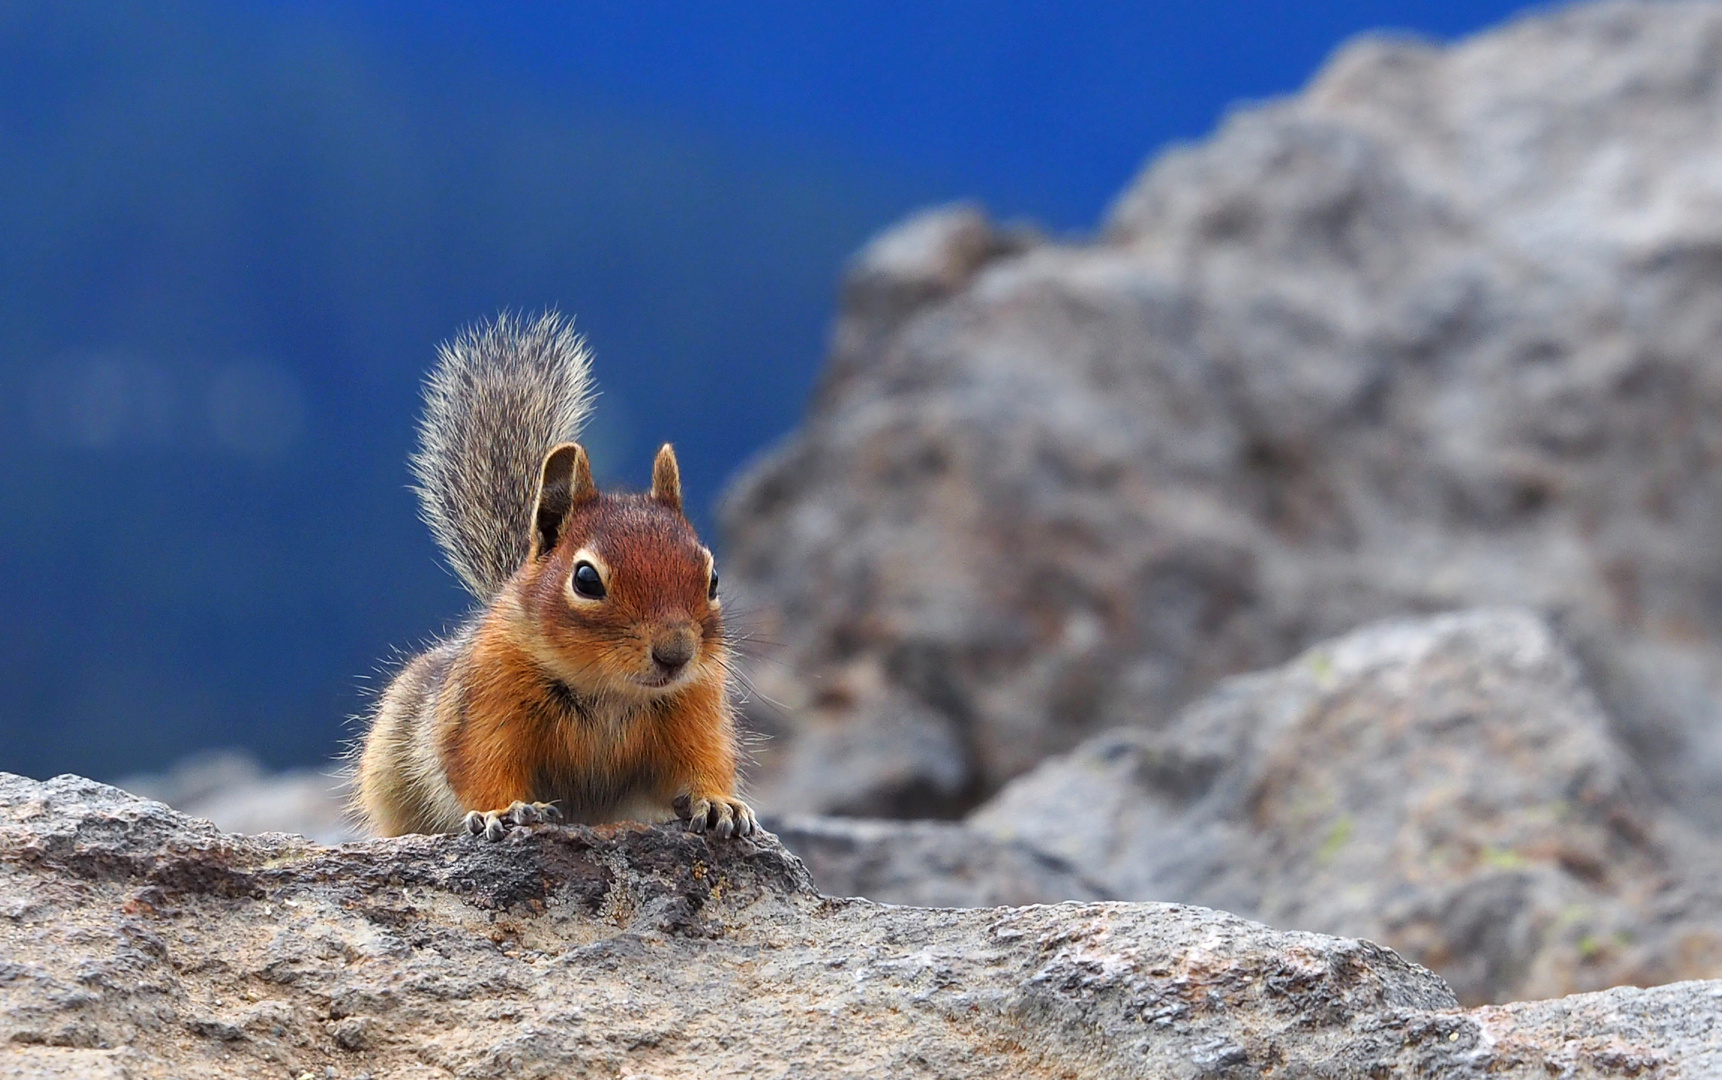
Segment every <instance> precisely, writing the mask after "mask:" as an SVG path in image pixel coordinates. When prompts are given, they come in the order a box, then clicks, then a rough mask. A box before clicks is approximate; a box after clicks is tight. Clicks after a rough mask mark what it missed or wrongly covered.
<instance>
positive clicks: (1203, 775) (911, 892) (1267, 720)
mask: <svg viewBox="0 0 1722 1080" xmlns="http://www.w3.org/2000/svg"><path fill="white" fill-rule="evenodd" d="M779 835H780V836H781V837H782V839H783V841H784V842H785V843H786V844H787V845H788V846H789V847H790V848H791V849H793V850H794V851H795V852H796V853H797V854H798V855H800V856H801V857H802V858H803V859H804V860H806V863H807V866H808V868H809V870H810V871H811V872H812V875H813V881H814V884H815V885H816V886H817V887H818V888H819V889H820V890H821V891H824V892H828V893H836V894H842V895H858V896H866V897H868V898H871V899H874V900H881V901H886V902H890V903H916V904H964V905H983V904H990V903H1004V902H1008V903H1018V904H1021V903H1056V902H1058V901H1060V900H1070V899H1120V900H1162V901H1175V902H1179V903H1190V904H1202V905H1204V906H1209V907H1218V908H1223V909H1225V910H1228V911H1235V912H1238V913H1240V914H1242V915H1245V916H1247V917H1249V918H1252V919H1258V920H1260V921H1262V922H1265V923H1268V924H1270V925H1273V926H1277V927H1281V928H1285V929H1298V930H1315V931H1320V932H1323V933H1332V934H1342V935H1345V936H1349V937H1364V938H1369V939H1371V940H1374V941H1380V942H1382V943H1383V944H1386V945H1388V946H1390V947H1392V948H1394V949H1397V950H1398V951H1399V952H1401V953H1402V954H1404V955H1406V956H1408V957H1411V958H1412V959H1415V960H1417V961H1418V962H1419V963H1422V964H1425V965H1427V966H1429V967H1431V968H1433V969H1435V970H1436V972H1437V973H1439V974H1440V975H1442V976H1443V977H1445V978H1446V979H1447V980H1448V982H1449V983H1450V984H1452V985H1453V986H1454V988H1455V989H1456V990H1457V991H1458V993H1459V996H1460V999H1461V1000H1462V1001H1465V1002H1468V1003H1473V1004H1480V1003H1483V1002H1489V1001H1507V1000H1515V999H1523V998H1529V997H1551V996H1556V995H1560V994H1567V993H1573V992H1575V991H1580V990H1592V989H1601V988H1603V987H1607V986H1612V985H1615V984H1618V983H1636V984H1639V985H1648V984H1652V983H1658V982H1669V981H1673V980H1676V979H1683V978H1695V977H1717V976H1722V872H1719V871H1722V846H1719V845H1717V844H1716V843H1715V842H1714V841H1713V840H1710V839H1709V838H1707V837H1704V836H1700V835H1698V834H1696V833H1695V832H1694V831H1693V830H1692V829H1691V828H1690V827H1689V826H1687V825H1686V824H1685V823H1684V822H1683V821H1682V820H1681V819H1680V818H1679V817H1678V816H1677V815H1675V814H1673V813H1671V812H1670V810H1669V808H1668V807H1667V806H1666V805H1665V804H1663V803H1662V802H1660V801H1659V800H1657V799H1655V798H1653V797H1652V796H1651V795H1650V793H1649V791H1648V785H1647V783H1646V782H1645V780H1644V778H1643V777H1642V775H1641V774H1640V772H1639V770H1638V769H1637V768H1636V766H1635V765H1634V763H1633V761H1632V759H1631V756H1630V755H1629V754H1627V753H1626V752H1625V751H1624V750H1623V749H1622V748H1621V747H1620V746H1619V744H1618V743H1617V741H1616V740H1615V739H1614V737H1613V735H1612V733H1611V732H1610V731H1609V728H1608V724H1607V722H1606V720H1605V718H1604V717H1603V715H1602V713H1601V712H1600V710H1599V709H1598V707H1597V705H1596V702H1595V700H1594V699H1593V697H1592V695H1591V693H1590V692H1589V690H1588V689H1587V688H1586V687H1585V686H1584V684H1583V683H1582V681H1581V680H1580V678H1579V675H1578V672H1577V670H1576V665H1575V663H1574V662H1573V660H1572V658H1571V657H1570V656H1569V655H1567V653H1566V652H1565V651H1564V650H1563V649H1562V648H1561V646H1560V643H1559V642H1558V641H1557V640H1556V639H1555V637H1554V635H1553V634H1552V632H1551V631H1550V630H1549V628H1548V627H1547V626H1546V625H1545V624H1543V623H1542V622H1541V621H1540V620H1538V619H1537V618H1536V617H1535V616H1534V615H1532V614H1531V613H1529V612H1526V611H1522V610H1510V609H1497V610H1479V611H1471V612H1465V613H1460V614H1453V615H1442V616H1435V617H1431V618H1426V619H1421V620H1401V621H1392V622H1387V623H1382V624H1376V625H1373V626H1370V627H1367V628H1364V629H1362V630H1359V631H1356V632H1354V633H1352V634H1350V635H1347V636H1345V637H1342V638H1339V639H1337V640H1333V641H1329V642H1325V643H1323V644H1321V645H1319V646H1317V647H1315V648H1314V649H1312V650H1310V651H1308V652H1306V653H1305V654H1303V655H1302V656H1300V657H1298V658H1297V659H1295V660H1293V661H1292V662H1290V663H1288V664H1286V665H1284V666H1283V667H1280V668H1278V669H1275V670H1271V671H1265V672H1260V673H1257V674H1253V675H1247V676H1240V677H1235V678H1232V679H1229V680H1226V681H1224V682H1222V683H1221V684H1220V686H1219V687H1217V688H1216V689H1215V690H1213V691H1212V692H1210V693H1209V694H1207V695H1206V696H1204V697H1203V698H1202V699H1200V700H1199V701H1198V702H1196V703H1195V704H1193V705H1191V706H1190V707H1188V708H1186V709H1185V710H1184V711H1183V712H1182V713H1181V714H1180V715H1179V716H1178V717H1177V718H1176V719H1175V720H1174V721H1173V722H1172V723H1171V724H1170V725H1169V726H1168V727H1167V728H1166V729H1164V730H1162V731H1158V732H1150V731H1146V730H1143V729H1130V728H1126V729H1119V730H1116V731H1113V732H1108V733H1104V734H1102V735H1098V736H1095V737H1094V738H1092V739H1090V740H1089V741H1088V742H1086V743H1084V744H1083V745H1082V746H1080V747H1078V748H1077V749H1076V750H1075V751H1072V752H1071V753H1069V754H1067V755H1064V756H1061V757H1058V758H1054V759H1052V760H1050V761H1047V762H1044V763H1042V764H1041V765H1040V766H1039V767H1037V768H1036V769H1034V770H1033V771H1031V772H1029V773H1028V774H1026V775H1024V776H1022V777H1019V778H1018V779H1016V780H1015V781H1013V782H1011V783H1010V784H1009V785H1007V786H1006V787H1005V789H1004V790H1003V791H1002V792H1001V793H1000V794H999V795H998V796H996V797H995V798H994V799H992V800H991V801H989V802H988V803H986V804H985V805H983V806H982V807H981V808H980V809H979V810H977V811H976V812H975V813H974V814H973V815H971V817H970V818H969V820H968V821H967V822H966V823H962V824H958V823H953V822H893V821H855V820H853V819H841V818H838V819H818V818H791V819H786V821H785V825H784V828H783V830H782V831H781V832H780V834H779Z"/></svg>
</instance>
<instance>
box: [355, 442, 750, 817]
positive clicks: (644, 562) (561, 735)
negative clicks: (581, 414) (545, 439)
mask: <svg viewBox="0 0 1722 1080" xmlns="http://www.w3.org/2000/svg"><path fill="white" fill-rule="evenodd" d="M666 459H667V464H666ZM666 477H667V479H666ZM674 481H675V461H674V456H673V454H671V453H670V451H669V449H668V448H667V447H666V448H665V450H664V451H663V452H662V453H661V454H660V460H659V463H658V467H657V468H656V469H655V470H654V492H653V494H651V495H604V494H600V493H598V491H597V490H596V488H595V487H593V486H592V485H591V480H590V471H589V468H588V467H587V465H586V461H585V455H584V452H582V451H580V450H579V449H578V448H577V447H571V446H570V447H566V448H559V450H558V451H556V452H553V453H552V454H551V455H550V457H549V458H548V459H547V462H546V474H545V482H544V485H543V489H542V494H541V496H540V502H539V513H538V517H537V519H536V522H535V529H536V532H535V540H534V544H533V550H532V554H531V556H530V557H529V558H528V559H527V561H526V563H525V564H524V565H523V566H522V567H521V568H520V569H519V570H518V571H517V572H516V573H515V574H514V576H513V577H512V578H510V579H509V581H508V582H507V583H506V584H505V585H504V586H503V588H502V590H501V592H500V593H499V594H498V595H497V596H496V598H495V599H494V600H493V601H492V602H491V603H490V605H489V606H488V607H487V608H486V610H485V612H484V613H483V615H482V616H481V617H480V619H479V620H478V621H477V622H476V624H474V625H473V626H471V627H470V628H469V629H468V630H467V631H465V632H463V634H462V635H460V636H459V637H458V638H457V639H455V640H454V641H452V642H450V643H449V644H448V645H445V646H443V647H442V649H444V650H453V652H452V655H451V656H450V659H449V661H448V662H447V663H446V665H444V666H436V665H426V664H423V663H415V664H413V665H409V667H408V668H407V669H405V670H403V672H402V674H401V676H399V677H398V678H397V679H396V681H395V683H394V684H393V685H391V687H390V689H389V691H388V692H387V693H386V694H385V696H384V701H383V703H382V705H381V706H380V707H379V710H378V713H377V716H376V719H375V720H374V721H373V725H372V729H371V732H370V733H369V735H368V736H367V738H366V741H365V745H364V748H363V752H362V754H361V756H360V761H359V769H358V780H359V784H358V787H359V792H358V796H357V799H356V802H357V805H358V807H359V808H360V810H361V812H362V813H364V815H365V816H366V817H367V818H369V820H370V822H371V824H372V825H373V826H374V827H375V828H377V829H378V830H379V831H381V832H384V833H388V834H395V833H400V832H406V831H414V830H421V829H427V828H428V829H441V830H447V829H452V828H457V827H459V823H460V818H461V817H462V816H463V815H465V813H466V812H468V811H480V812H490V811H503V810H506V809H507V808H508V807H509V806H510V805H511V804H513V803H516V802H522V803H554V804H555V805H556V807H557V808H558V809H559V810H560V811H561V812H562V814H563V815H564V816H565V817H567V818H569V819H570V820H574V821H583V822H588V823H598V822H603V821H612V820H618V819H621V818H625V817H629V816H634V815H639V814H643V813H646V814H654V815H661V816H669V811H670V807H671V804H672V803H673V802H674V801H675V800H677V799H679V798H683V797H685V798H687V799H688V800H690V802H691V804H692V805H694V806H696V807H697V806H700V805H703V804H704V803H706V802H710V803H711V804H713V806H714V813H718V812H719V810H720V809H721V816H722V818H723V821H724V824H723V825H722V827H721V831H722V832H723V833H725V834H727V832H728V829H729V825H728V823H727V822H728V816H729V814H730V812H731V811H732V810H733V811H734V813H735V815H736V828H737V829H738V830H740V831H744V822H745V828H746V829H751V828H752V812H751V811H750V810H748V809H747V808H746V806H745V804H743V803H741V802H740V801H739V800H737V799H736V797H735V794H736V735H735V727H734V721H733V718H732V714H731V706H730V701H729V694H728V672H727V660H728V658H727V654H726V650H725V645H724V634H723V618H722V614H721V610H720V606H719V604H718V603H717V602H715V601H714V600H712V599H710V595H709V594H710V591H711V581H712V564H711V556H710V553H709V552H708V551H707V550H706V549H705V548H704V547H703V546H702V545H701V544H700V541H699V538H698V537H697V536H696V535H695V533H694V530H693V527H692V526H691V525H689V524H688V522H687V519H686V518H685V517H683V515H682V513H681V511H680V490H679V482H674ZM672 496H673V497H672ZM551 540H553V541H554V542H553V544H550V548H549V551H548V552H545V551H543V550H541V549H542V547H543V546H544V545H545V544H546V543H547V542H549V541H551ZM582 559H587V560H590V561H592V562H593V564H594V566H596V567H598V568H599V569H600V571H601V572H602V573H603V578H604V584H605V586H606V589H607V593H606V595H605V596H604V598H603V599H602V600H601V601H593V600H583V599H581V598H579V597H577V596H576V595H574V594H573V593H572V592H571V591H570V588H571V586H570V578H571V576H572V575H573V573H574V570H575V567H576V565H577V563H578V562H579V561H580V560H582ZM654 644H656V645H657V646H658V648H659V650H660V653H659V655H662V656H671V655H673V654H674V653H676V652H682V653H690V652H691V655H690V656H688V658H687V659H686V661H685V663H683V664H682V665H681V666H680V667H679V668H674V667H673V665H672V664H671V663H669V662H666V663H659V662H658V661H657V660H655V659H654V651H653V647H654ZM445 655H448V654H447V653H445ZM719 803H721V804H722V807H721V808H719V807H718V806H717V804H719ZM695 816H696V819H697V820H699V821H703V820H704V814H703V812H696V815H695ZM715 820H717V819H716V818H714V821H715Z"/></svg>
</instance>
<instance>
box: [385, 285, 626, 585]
mask: <svg viewBox="0 0 1722 1080" xmlns="http://www.w3.org/2000/svg"><path fill="white" fill-rule="evenodd" d="M591 366H592V357H591V353H590V351H589V350H588V349H587V348H586V342H585V339H583V338H582V337H581V336H580V335H579V334H576V333H575V332H574V327H573V324H572V323H570V322H569V321H568V320H566V319H564V318H563V317H562V316H561V315H560V314H558V313H556V312H554V311H548V312H545V313H544V314H543V315H540V316H538V317H537V318H534V319H528V318H526V317H524V316H521V315H514V314H510V313H508V312H504V313H502V314H501V315H498V316H497V317H496V319H495V321H493V322H489V323H478V324H476V325H473V326H470V327H467V328H466V329H464V330H462V331H461V332H460V333H458V334H456V335H455V336H454V337H453V338H451V339H450V340H448V341H445V342H443V343H442V344H441V345H440V346H438V347H437V365H436V369H435V370H434V371H432V372H431V374H430V377H429V378H428V379H426V380H425V411H424V417H423V419H421V420H420V421H419V448H418V452H417V453H415V454H414V455H413V457H412V471H413V477H414V478H415V479H416V480H417V481H418V483H417V484H416V485H415V486H414V488H413V490H414V491H416V492H417V493H418V496H419V503H420V505H421V507H422V513H423V515H424V520H425V523H426V524H427V525H429V526H430V529H431V533H432V535H434V536H435V537H436V542H437V544H438V545H439V546H441V548H442V550H443V555H444V556H445V557H446V558H447V559H448V561H449V565H450V566H452V567H454V570H455V572H456V573H458V574H459V575H460V578H461V580H462V581H463V582H464V583H465V584H466V587H467V588H468V589H469V590H471V592H472V594H473V595H474V596H477V597H478V598H479V599H480V600H482V601H484V602H486V603H488V602H489V601H490V600H492V599H494V598H495V596H496V594H497V593H498V592H499V591H501V589H502V586H503V584H504V583H505V582H507V580H508V579H509V578H510V577H511V576H513V574H514V572H515V571H516V570H517V569H519V568H520V566H521V564H522V563H524V562H525V561H526V557H527V555H528V553H529V552H530V550H531V543H532V541H531V536H532V529H531V522H532V513H533V510H534V509H535V507H534V506H533V501H534V500H535V499H536V498H537V497H538V481H539V475H538V474H539V470H540V469H542V468H543V465H544V457H545V455H546V454H548V453H549V452H550V450H551V448H552V447H554V446H556V445H557V444H558V443H564V442H572V441H573V440H574V439H576V438H578V437H579V434H580V429H581V427H582V425H584V424H585V422H586V417H587V416H588V415H589V414H590V413H591V411H592V398H593V393H594V392H593V387H592V371H591Z"/></svg>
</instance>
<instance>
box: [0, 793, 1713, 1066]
mask: <svg viewBox="0 0 1722 1080" xmlns="http://www.w3.org/2000/svg"><path fill="white" fill-rule="evenodd" d="M0 958H3V959H0V1046H3V1047H4V1049H0V1075H10V1076H32V1077H39V1076H63V1077H80V1078H85V1077H94V1078H100V1077H121V1076H125V1077H133V1078H136V1077H217V1076H219V1077H234V1076H259V1077H263V1076H267V1077H281V1076H303V1075H305V1074H307V1073H308V1074H310V1075H311V1076H314V1077H320V1076H331V1075H333V1076H337V1077H356V1076H360V1075H371V1076H390V1077H420V1076H422V1077H431V1076H461V1077H492V1076H494V1077H504V1076H506V1077H574V1076H603V1077H613V1076H617V1075H635V1076H656V1077H677V1076H702V1077H704V1076H710V1077H726V1076H736V1077H740V1076H749V1077H753V1076H893V1077H916V1076H940V1077H964V1076H1013V1077H1014V1076H1022V1077H1038V1076H1046V1077H1052V1076H1073V1075H1079V1076H1120V1077H1123V1076H1144V1077H1146V1076H1227V1075H1238V1076H1244V1075H1256V1074H1258V1073H1259V1072H1260V1071H1261V1070H1262V1069H1264V1068H1268V1067H1272V1068H1274V1069H1276V1070H1277V1071H1280V1072H1283V1073H1286V1074H1291V1075H1305V1076H1359V1075H1442V1076H1482V1075H1491V1076H1526V1077H1531V1076H1535V1077H1545V1076H1548V1075H1567V1076H1623V1075H1633V1076H1656V1075H1670V1076H1672V1075H1675V1074H1676V1073H1677V1072H1679V1071H1680V1070H1683V1069H1684V1070H1686V1072H1685V1074H1686V1075H1700V1074H1701V1073H1702V1072H1703V1071H1704V1070H1706V1069H1708V1068H1712V1067H1715V1066H1716V1065H1718V1064H1719V1063H1722V1060H1719V1058H1718V1053H1719V1050H1718V1042H1717V1036H1716V1033H1715V1032H1714V1031H1713V1030H1712V1028H1713V1025H1714V1021H1715V1018H1716V1006H1717V997H1716V994H1717V991H1718V987H1717V986H1716V985H1715V984H1684V985H1682V986H1679V987H1665V988H1661V989H1659V990H1655V991H1650V992H1638V991H1632V992H1622V991H1615V992H1611V993H1610V994H1607V995H1596V996H1592V997H1585V998H1575V999H1569V1000H1566V1001H1558V1002H1541V1003H1535V1004H1531V1005H1525V1006H1515V1007H1511V1008H1506V1009H1490V1010H1482V1011H1478V1012H1472V1013H1467V1012H1463V1011H1460V1010H1458V1009H1457V1008H1455V1003H1454V999H1453V995H1452V992H1451V991H1450V990H1449V989H1448V988H1447V987H1446V986H1445V985H1444V984H1443V983H1442V982H1441V981H1440V980H1439V979H1438V978H1436V977H1435V976H1434V975H1433V974H1431V973H1429V972H1428V971H1426V970H1423V969H1421V968H1418V967H1415V966H1412V965H1410V964H1407V963H1406V962H1404V961H1403V960H1401V959H1399V957H1397V956H1396V955H1394V954H1393V953H1391V952H1388V951H1387V950H1385V949H1382V948H1380V947H1378V946H1375V945H1371V944H1369V943H1367V942H1359V941H1347V940H1342V939H1336V938H1326V937H1321V936H1318V935H1313V934H1298V933H1281V932H1276V931H1272V930H1269V929H1267V928H1266V927H1262V926H1259V925H1257V924H1254V923H1249V922H1245V921H1243V920H1240V919H1237V918H1234V917H1232V916H1229V915H1224V914H1221V913H1218V912H1213V911H1206V910H1202V909H1198V908H1188V907H1175V906H1168V905H1154V904H1142V905H1134V904H1131V905H1120V904H1103V905H1066V906H1059V907H1040V908H999V909H990V910H969V911H955V910H928V909H915V908H890V907H879V906H876V905H873V904H869V903H865V902H862V901H837V900H828V899H824V898H821V897H820V896H818V895H817V894H815V893H814V892H813V891H812V889H811V888H810V887H809V886H808V882H807V878H806V874H805V871H804V870H803V869H802V867H801V865H800V864H799V863H798V862H796V861H795V860H794V859H793V858H792V857H790V856H788V855H787V854H786V853H785V852H784V851H783V850H782V848H780V847H779V846H778V845H777V844H776V843H775V842H774V841H772V840H771V839H770V838H769V837H768V838H764V839H762V841H761V842H759V843H757V844H755V843H751V842H747V841H742V842H737V843H735V844H730V845H716V846H714V845H708V844H707V843H706V842H705V841H703V840H700V839H696V838H694V837H690V836H688V835H686V834H683V833H680V832H677V831H673V830H668V829H649V828H644V827H637V828H619V829H608V830H593V829H585V828H570V829H559V828H545V829H540V830H539V831H537V832H536V833H533V834H530V835H522V834H516V835H515V836H512V837H510V838H509V839H508V840H507V841H505V842H504V843H502V844H499V845H487V844H484V843H482V842H480V841H477V840H472V839H457V838H429V837H424V838H410V839H406V840H400V841H379V842H373V843H368V844H355V845H350V846H347V847H343V848H334V849H331V848H325V847H319V846H317V845H315V844H311V843H309V842H306V841H303V840H299V839H296V838H290V837H284V836H266V837H238V836H233V835H230V834H224V833H220V832H218V831H216V830H215V829H214V828H213V827H211V826H209V825H207V824H205V823H202V822H198V821H195V820H193V819H189V818H186V817H184V816H182V815H179V814H176V813H174V812H172V811H170V810H168V809H167V808H166V807H165V806H162V805H161V804H159V803H151V802H145V801H142V800H137V799H134V798H132V797H129V796H127V795H125V794H124V793H123V792H121V791H119V790H117V789H114V788H109V787H105V786H102V785H99V784H95V783H92V782H90V781H86V780H82V779H79V778H76V777H60V778H58V779H55V780H52V781H49V782H47V783H37V782H34V781H30V780H25V779H23V778H20V777H14V776H9V775H4V774H0Z"/></svg>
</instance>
